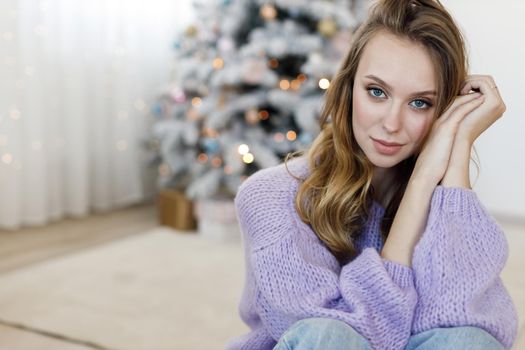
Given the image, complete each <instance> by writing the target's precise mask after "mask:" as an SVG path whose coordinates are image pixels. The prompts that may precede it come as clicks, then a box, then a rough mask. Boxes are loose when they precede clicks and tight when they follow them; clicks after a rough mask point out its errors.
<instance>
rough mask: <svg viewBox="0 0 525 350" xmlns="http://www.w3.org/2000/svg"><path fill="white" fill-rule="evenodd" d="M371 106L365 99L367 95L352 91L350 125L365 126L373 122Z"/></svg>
mask: <svg viewBox="0 0 525 350" xmlns="http://www.w3.org/2000/svg"><path fill="white" fill-rule="evenodd" d="M372 107H373V106H372V105H371V104H370V103H369V102H368V101H367V96H366V95H363V94H362V93H361V92H357V91H354V92H353V94H352V124H353V125H352V127H353V128H366V127H367V126H369V125H370V124H373V116H374V111H373V108H372Z"/></svg>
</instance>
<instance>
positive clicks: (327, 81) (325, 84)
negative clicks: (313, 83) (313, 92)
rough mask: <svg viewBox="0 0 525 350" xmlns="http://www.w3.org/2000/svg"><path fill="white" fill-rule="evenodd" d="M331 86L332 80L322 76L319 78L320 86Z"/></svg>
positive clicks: (322, 87) (326, 87) (323, 87)
mask: <svg viewBox="0 0 525 350" xmlns="http://www.w3.org/2000/svg"><path fill="white" fill-rule="evenodd" d="M329 86H330V81H329V80H328V79H326V78H322V79H321V80H319V87H320V88H321V89H323V90H326V89H328V87H329Z"/></svg>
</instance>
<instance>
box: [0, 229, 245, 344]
mask: <svg viewBox="0 0 525 350" xmlns="http://www.w3.org/2000/svg"><path fill="white" fill-rule="evenodd" d="M243 278H244V259H243V253H242V246H241V244H240V242H238V243H217V242H213V241H210V240H206V239H203V238H201V237H200V236H197V235H196V234H183V233H177V232H175V231H172V230H170V229H167V228H158V229H155V230H153V231H150V232H147V233H144V234H140V235H137V236H133V237H129V238H126V239H123V240H119V241H116V242H114V243H111V244H108V245H104V246H101V247H95V248H93V249H91V250H87V251H83V252H80V253H77V254H74V255H71V256H65V257H61V258H57V259H54V260H50V261H47V262H45V263H41V264H38V265H36V266H32V267H29V268H26V269H24V270H18V271H15V272H13V273H11V274H7V275H3V276H0V319H1V320H3V321H8V322H10V323H15V324H21V325H24V326H27V327H30V328H32V329H36V330H41V331H45V332H50V333H53V334H58V335H64V336H67V337H69V338H72V339H75V340H78V341H86V342H90V343H92V344H98V345H100V346H101V347H103V348H108V349H126V350H128V349H129V350H133V349H147V350H162V349H170V350H173V349H221V348H224V344H225V342H226V340H227V339H228V338H229V337H231V336H234V335H237V334H241V333H244V332H245V331H246V327H245V326H244V324H243V323H242V321H241V320H240V319H239V316H238V313H237V303H238V300H239V298H240V295H241V291H242V284H243ZM4 340H5V339H4ZM2 343H4V342H3V341H2V339H0V344H2ZM4 344H5V343H4ZM22 348H23V347H22ZM72 348H73V347H72ZM2 349H3V348H2Z"/></svg>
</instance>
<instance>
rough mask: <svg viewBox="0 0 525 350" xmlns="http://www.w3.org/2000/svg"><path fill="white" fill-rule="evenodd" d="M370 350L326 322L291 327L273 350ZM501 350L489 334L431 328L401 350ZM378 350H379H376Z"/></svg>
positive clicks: (350, 332)
mask: <svg viewBox="0 0 525 350" xmlns="http://www.w3.org/2000/svg"><path fill="white" fill-rule="evenodd" d="M313 349H322V350H343V349H344V350H346V349H348V350H372V347H371V346H370V345H369V344H368V341H367V340H366V339H365V338H364V337H362V336H361V335H360V334H359V333H357V332H356V331H355V330H354V329H353V328H352V327H350V326H349V325H348V324H346V323H344V322H342V321H338V320H334V319H327V318H307V319H304V320H300V321H298V322H296V323H294V324H293V325H292V326H291V327H290V329H288V330H287V331H286V332H285V333H284V334H283V335H282V337H281V339H279V342H278V343H277V345H276V346H275V347H274V348H273V350H313ZM416 349H417V350H435V349H447V350H456V349H458V350H464V349H468V350H496V349H497V350H503V346H502V345H501V344H500V343H499V342H498V341H497V340H496V339H495V338H494V337H493V336H492V335H490V334H489V333H487V332H485V331H484V330H482V329H481V328H477V327H453V328H435V329H431V330H429V331H426V332H422V333H419V334H416V335H413V336H411V337H410V339H409V340H408V344H407V346H406V348H405V350H416ZM377 350H381V349H377Z"/></svg>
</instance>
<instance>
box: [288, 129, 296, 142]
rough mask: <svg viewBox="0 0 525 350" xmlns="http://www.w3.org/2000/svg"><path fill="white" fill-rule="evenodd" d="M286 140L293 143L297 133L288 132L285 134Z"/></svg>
mask: <svg viewBox="0 0 525 350" xmlns="http://www.w3.org/2000/svg"><path fill="white" fill-rule="evenodd" d="M286 138H287V139H288V140H289V141H294V140H295V139H296V138H297V133H296V132H295V131H293V130H290V131H288V132H287V133H286Z"/></svg>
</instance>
